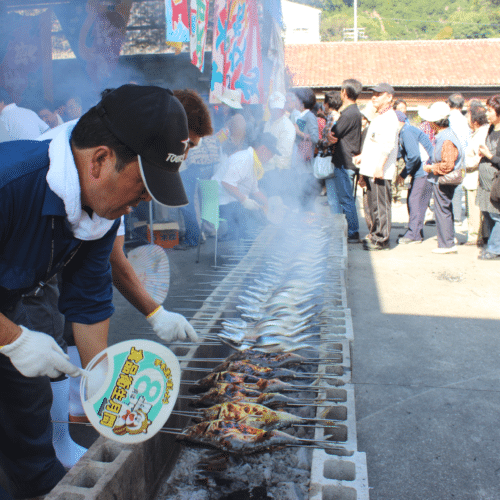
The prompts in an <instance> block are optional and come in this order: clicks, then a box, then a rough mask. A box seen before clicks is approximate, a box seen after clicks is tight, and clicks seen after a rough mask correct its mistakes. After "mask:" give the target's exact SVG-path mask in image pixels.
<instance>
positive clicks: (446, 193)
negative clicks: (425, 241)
mask: <svg viewBox="0 0 500 500" xmlns="http://www.w3.org/2000/svg"><path fill="white" fill-rule="evenodd" d="M455 189H456V186H447V185H442V184H433V186H432V194H433V195H434V215H435V217H436V229H437V240H438V248H451V247H452V246H454V245H455V227H454V222H453V195H454V194H455Z"/></svg>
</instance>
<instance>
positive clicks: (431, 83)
mask: <svg viewBox="0 0 500 500" xmlns="http://www.w3.org/2000/svg"><path fill="white" fill-rule="evenodd" d="M499 53H500V39H491V38H489V39H480V40H401V41H389V42H366V41H362V42H356V43H354V42H324V43H319V44H300V45H299V44H297V45H285V62H286V65H287V67H288V69H289V71H290V73H291V75H292V79H293V85H294V86H296V87H340V85H341V83H342V81H343V80H345V79H347V78H356V79H357V80H359V81H361V82H362V83H363V85H364V86H365V87H366V86H370V85H375V84H377V83H379V82H381V81H386V82H389V83H390V84H391V85H393V86H394V87H436V86H450V87H454V86H457V87H469V86H491V85H499V84H500V64H497V62H496V61H498V57H499V56H498V54H499Z"/></svg>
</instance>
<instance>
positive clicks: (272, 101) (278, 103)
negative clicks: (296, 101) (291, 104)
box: [269, 92, 286, 109]
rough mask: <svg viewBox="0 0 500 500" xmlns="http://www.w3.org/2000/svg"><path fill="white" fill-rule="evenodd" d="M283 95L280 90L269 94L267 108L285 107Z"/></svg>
mask: <svg viewBox="0 0 500 500" xmlns="http://www.w3.org/2000/svg"><path fill="white" fill-rule="evenodd" d="M285 101H286V98H285V95H284V94H282V93H281V92H273V93H272V94H271V95H270V96H269V108H270V109H283V108H284V107H285Z"/></svg>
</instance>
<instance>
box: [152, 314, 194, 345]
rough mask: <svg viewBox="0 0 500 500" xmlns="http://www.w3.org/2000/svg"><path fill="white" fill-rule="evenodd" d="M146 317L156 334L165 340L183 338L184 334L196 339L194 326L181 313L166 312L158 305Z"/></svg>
mask: <svg viewBox="0 0 500 500" xmlns="http://www.w3.org/2000/svg"><path fill="white" fill-rule="evenodd" d="M146 319H147V320H148V321H149V324H150V325H151V326H152V327H153V330H154V332H155V333H156V335H158V337H160V338H161V339H162V340H165V341H166V342H173V341H175V340H185V339H186V336H187V337H189V339H190V340H192V341H193V342H197V341H198V335H196V332H195V331H194V328H193V327H192V326H191V325H190V324H189V322H188V320H187V319H186V318H185V317H184V316H182V314H177V313H173V312H168V311H166V310H165V309H164V308H163V306H160V307H159V308H158V309H157V310H156V311H155V312H154V313H153V314H151V315H150V316H148V317H147V318H146Z"/></svg>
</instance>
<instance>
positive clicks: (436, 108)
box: [418, 101, 451, 122]
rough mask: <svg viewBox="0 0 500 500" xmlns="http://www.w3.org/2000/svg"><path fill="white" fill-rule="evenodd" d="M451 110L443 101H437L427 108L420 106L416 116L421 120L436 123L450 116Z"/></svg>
mask: <svg viewBox="0 0 500 500" xmlns="http://www.w3.org/2000/svg"><path fill="white" fill-rule="evenodd" d="M450 112H451V109H450V107H449V106H448V104H446V103H445V102H444V101H439V102H435V103H433V104H431V106H430V107H429V108H426V107H424V106H421V107H420V108H419V110H418V115H419V116H420V118H422V120H425V121H428V122H438V121H439V120H444V119H445V118H448V117H449V116H450Z"/></svg>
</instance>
